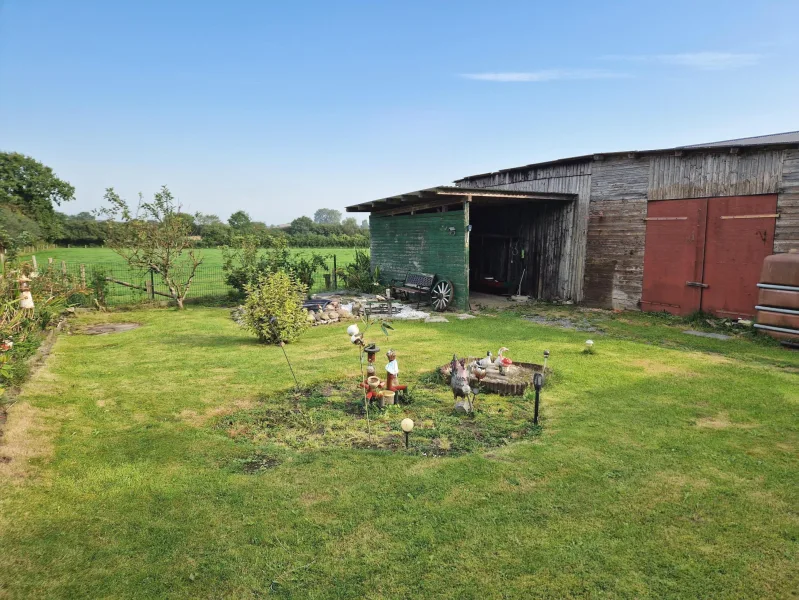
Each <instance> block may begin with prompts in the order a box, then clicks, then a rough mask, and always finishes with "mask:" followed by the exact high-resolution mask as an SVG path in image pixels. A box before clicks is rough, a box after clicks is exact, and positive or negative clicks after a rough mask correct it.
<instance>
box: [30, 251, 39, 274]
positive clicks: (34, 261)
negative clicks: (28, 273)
mask: <svg viewBox="0 0 799 600" xmlns="http://www.w3.org/2000/svg"><path fill="white" fill-rule="evenodd" d="M31 260H32V261H33V272H34V273H38V272H39V265H38V263H37V262H36V255H35V254H31Z"/></svg>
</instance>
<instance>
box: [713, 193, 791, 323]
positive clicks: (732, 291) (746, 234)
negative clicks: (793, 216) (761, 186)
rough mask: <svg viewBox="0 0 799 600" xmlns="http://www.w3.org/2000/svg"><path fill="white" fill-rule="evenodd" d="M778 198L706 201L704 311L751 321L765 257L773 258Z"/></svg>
mask: <svg viewBox="0 0 799 600" xmlns="http://www.w3.org/2000/svg"><path fill="white" fill-rule="evenodd" d="M776 212H777V196H776V195H769V196H732V197H729V198H712V199H711V200H710V202H709V203H708V214H707V235H706V241H705V277H704V280H703V281H704V283H706V284H707V288H706V289H704V290H703V291H702V310H703V311H705V312H708V313H713V314H716V315H718V316H720V317H728V318H738V317H753V316H754V315H755V305H756V304H757V291H758V290H757V282H758V281H759V280H760V269H761V268H762V267H763V259H764V258H766V257H767V256H769V255H770V254H772V250H773V248H774V227H775V225H776V218H775V216H774V215H775V213H776Z"/></svg>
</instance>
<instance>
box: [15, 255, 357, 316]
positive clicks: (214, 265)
mask: <svg viewBox="0 0 799 600" xmlns="http://www.w3.org/2000/svg"><path fill="white" fill-rule="evenodd" d="M198 252H199V253H200V254H201V255H202V257H203V264H202V265H200V268H199V269H198V270H197V274H196V276H195V278H194V280H193V282H192V288H191V290H190V291H189V296H188V297H189V299H198V298H209V297H221V296H226V295H227V294H228V293H229V292H231V291H232V288H231V287H230V286H229V285H227V283H226V282H225V273H224V270H223V269H222V251H221V250H219V249H217V248H202V249H199V250H198ZM292 252H294V253H295V254H298V255H310V254H311V253H317V254H322V255H325V256H330V255H332V254H335V255H336V266H337V267H343V266H344V265H347V264H349V263H351V262H352V261H353V260H354V259H355V248H295V249H293V250H292ZM35 256H36V260H37V262H38V264H39V266H40V268H41V267H42V266H44V265H46V264H47V260H48V259H49V258H53V260H54V261H55V268H56V269H60V268H61V261H62V260H63V261H65V262H66V263H67V267H68V269H69V272H70V273H72V274H73V275H75V276H76V277H77V276H78V275H79V272H80V265H81V264H84V265H86V270H87V280H88V281H89V283H91V281H92V275H91V273H92V270H93V269H100V270H101V271H102V273H103V275H104V276H107V277H112V278H114V279H117V280H121V281H125V282H127V283H132V284H134V285H137V286H139V287H143V286H145V282H146V280H147V278H148V276H147V274H146V273H141V272H139V271H135V270H132V269H130V268H129V267H128V264H127V263H126V262H125V260H124V259H123V258H122V257H121V256H119V255H118V254H117V253H116V252H114V251H113V250H111V249H110V248H56V249H54V250H45V251H42V252H37V253H36V254H35ZM25 258H26V259H29V256H26V257H25ZM332 269H333V260H332V258H329V259H328V268H327V269H321V270H319V271H318V272H317V274H316V276H315V277H314V285H313V288H312V290H313V291H322V290H324V289H326V288H325V279H324V275H323V274H324V273H331V272H332ZM153 282H154V283H155V289H156V291H160V292H163V293H168V292H169V290H168V288H167V286H166V285H165V284H164V283H163V282H162V281H161V280H160V279H159V278H158V277H157V276H156V277H155V278H154V281H153ZM106 299H107V302H108V304H109V305H112V306H114V305H124V304H135V303H139V302H144V301H146V300H147V294H146V293H145V292H144V291H143V290H137V289H132V288H129V287H124V286H121V285H118V284H114V283H109V284H108V289H107V298H106ZM159 299H160V300H164V298H163V297H159Z"/></svg>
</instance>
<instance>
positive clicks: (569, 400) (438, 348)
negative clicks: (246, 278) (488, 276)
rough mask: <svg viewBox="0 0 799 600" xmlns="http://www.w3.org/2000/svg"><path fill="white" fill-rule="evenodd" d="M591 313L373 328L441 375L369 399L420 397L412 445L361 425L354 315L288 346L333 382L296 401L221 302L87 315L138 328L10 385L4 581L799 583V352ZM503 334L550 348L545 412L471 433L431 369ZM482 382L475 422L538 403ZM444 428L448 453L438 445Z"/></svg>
mask: <svg viewBox="0 0 799 600" xmlns="http://www.w3.org/2000/svg"><path fill="white" fill-rule="evenodd" d="M590 318H591V319H592V320H593V321H595V322H597V323H598V324H599V325H600V326H601V327H602V328H603V329H604V331H605V334H604V335H602V334H598V333H591V334H586V333H580V332H576V331H567V330H563V329H558V328H553V327H548V326H544V325H537V324H534V323H530V322H528V321H526V320H524V319H522V318H520V317H519V316H518V315H514V314H511V313H503V314H499V315H482V316H480V317H478V318H476V319H471V320H467V321H458V320H456V319H454V318H453V319H450V322H449V323H440V324H421V323H396V324H395V325H396V332H395V333H394V334H393V336H392V339H391V340H390V342H388V344H386V343H385V341H384V340H380V336H378V335H376V336H374V337H375V339H376V340H379V343H380V345H381V346H384V345H385V346H388V345H390V346H392V347H394V348H396V349H397V350H398V353H399V362H400V367H401V373H400V378H401V380H402V381H403V382H405V383H410V384H418V385H417V389H418V390H421V392H422V393H421V394H417V396H418V397H417V399H415V402H414V404H412V405H411V406H410V407H408V408H407V409H406V410H403V409H400V408H396V409H393V410H392V411H390V412H389V414H388V416H380V415H377V414H373V415H372V416H373V417H374V421H373V427H374V430H375V432H377V433H379V434H380V435H382V436H384V437H385V436H388V437H390V436H392V435H395V434H396V435H397V436H398V435H399V434H398V432H397V431H396V425H397V422H398V420H399V419H400V418H401V417H402V416H403V414H404V413H405V412H408V413H412V414H414V415H415V416H416V418H417V419H419V421H418V424H417V427H418V429H419V430H418V431H416V432H415V433H414V435H413V436H412V440H414V442H415V443H416V444H417V446H416V447H415V449H414V450H413V451H411V452H408V453H406V452H404V451H402V450H399V449H395V450H364V449H358V448H356V446H358V445H359V444H360V443H361V441H362V439H363V430H364V427H365V421H364V419H363V415H361V414H360V412H358V411H357V410H354V409H353V405H352V404H351V403H350V404H347V402H346V398H347V388H346V386H345V385H343V382H345V381H350V382H354V381H355V378H356V376H357V374H358V368H357V358H356V356H357V355H356V354H355V351H354V349H353V347H352V346H351V345H349V344H348V342H347V339H346V336H345V334H344V327H343V326H327V327H317V328H314V329H311V330H309V331H308V332H307V333H306V334H305V335H304V336H303V337H302V338H301V340H300V341H299V342H297V343H295V344H291V345H289V346H287V347H286V350H287V352H288V353H289V355H290V356H291V357H292V359H293V364H294V368H295V371H296V372H297V375H298V377H299V378H300V380H301V382H302V383H303V385H307V386H316V387H315V389H316V390H319V392H318V393H317V392H314V393H313V394H312V395H311V396H309V397H307V398H303V399H302V400H300V401H297V400H292V399H291V396H290V395H289V396H287V395H286V394H287V393H288V392H290V390H291V387H292V380H291V376H290V374H289V372H288V369H287V366H286V363H285V361H284V358H283V355H282V353H281V351H280V349H279V348H275V347H265V346H261V345H258V344H257V343H256V342H255V340H254V339H253V338H251V337H250V336H249V335H248V334H247V333H246V332H244V331H242V330H240V329H239V328H238V327H237V326H236V325H235V324H234V323H233V322H232V321H231V320H230V319H229V316H228V311H227V310H224V309H212V308H197V307H193V308H190V309H188V310H187V311H185V312H184V313H176V312H174V311H172V310H149V311H131V312H115V313H106V314H86V315H80V316H79V317H78V318H77V319H75V321H74V322H73V327H74V328H75V329H79V328H80V327H82V326H84V325H86V324H88V323H96V322H102V321H135V322H138V323H141V324H142V327H141V328H139V329H136V330H133V331H128V332H125V333H118V334H114V335H107V336H85V335H77V334H75V335H66V334H64V335H61V337H60V338H59V340H58V342H57V344H56V346H55V349H54V351H53V353H52V354H51V356H50V357H49V359H48V362H47V364H46V366H45V367H44V368H43V369H42V370H40V371H39V372H38V373H37V374H36V375H34V377H33V379H32V380H31V381H30V382H29V383H28V384H27V385H26V386H25V388H24V391H23V393H22V395H21V396H20V397H19V399H18V401H17V403H16V404H15V405H14V406H13V407H11V409H10V410H9V414H8V423H7V425H6V432H5V436H4V438H3V445H0V455H2V456H10V457H12V458H13V460H11V461H10V462H8V461H0V478H2V482H3V485H2V486H0V548H2V556H3V566H2V569H0V598H2V597H8V598H50V597H53V598H56V597H57V598H71V597H91V598H99V597H107V598H160V597H175V598H221V597H225V598H266V597H276V598H281V597H283V598H375V599H376V598H453V599H454V598H458V599H461V598H474V599H493V598H497V599H500V598H533V597H549V598H569V597H613V598H788V597H795V594H796V590H797V589H799V577H798V576H799V567H798V566H797V565H798V562H797V559H798V558H799V557H797V547H798V544H797V541H798V540H799V514H797V513H798V510H797V507H799V486H797V480H798V479H799V458H798V457H799V424H798V423H797V408H798V407H799V355H797V354H796V353H791V352H788V351H785V350H782V349H780V348H779V347H777V346H774V345H769V344H763V343H757V342H754V341H751V340H746V339H734V340H730V341H726V342H722V341H717V340H712V339H702V338H693V337H690V336H686V335H684V334H682V333H680V331H679V329H678V328H677V327H676V326H674V325H673V323H672V321H669V320H665V319H658V318H653V317H647V316H644V315H639V314H621V315H610V314H608V313H601V314H600V313H597V314H595V315H592V316H590ZM589 336H590V337H592V339H594V340H595V342H596V344H595V346H594V348H595V351H596V352H595V354H593V355H587V354H584V353H583V352H582V350H583V348H584V341H585V339H586V338H587V337H589ZM501 345H505V346H508V347H509V348H511V352H510V356H511V357H512V358H514V359H516V360H519V361H529V362H539V359H540V357H541V353H542V352H543V350H544V349H547V348H548V349H549V350H551V353H552V356H551V359H550V366H551V367H552V368H553V369H554V373H555V374H554V376H553V377H551V378H550V380H549V381H548V383H547V387H546V388H545V389H544V392H543V394H542V398H543V402H542V404H543V421H542V427H541V429H540V430H537V429H530V428H527V429H523V428H522V429H520V428H518V427H510V428H508V429H507V430H503V431H499V432H495V435H494V436H493V437H487V436H484V435H482V434H481V435H474V436H472V437H471V438H468V439H467V437H464V436H462V435H461V434H460V433H459V432H458V431H456V429H457V424H456V425H455V426H453V423H452V421H449V420H447V419H444V417H440V418H439V417H436V414H437V415H439V416H440V415H448V412H449V408H450V406H451V404H452V399H451V395H448V394H447V391H446V388H442V387H441V386H437V384H436V383H435V382H434V381H433V378H432V377H430V373H431V371H432V370H433V368H434V367H435V366H438V365H440V364H442V363H444V362H446V361H447V360H448V358H451V356H452V354H453V352H457V353H458V354H459V355H465V354H475V353H480V354H482V353H484V352H485V351H486V350H487V349H492V350H494V351H496V349H497V348H498V347H499V346H501ZM382 358H383V357H382V353H381V355H380V356H379V357H378V361H379V362H378V366H379V367H381V368H382V365H383V363H384V361H383V360H382ZM330 384H334V385H332V386H331V385H330ZM482 402H483V404H481V405H480V406H479V408H480V410H481V414H479V415H478V416H477V417H476V419H475V426H474V429H475V430H477V431H478V432H479V431H482V430H480V427H482V426H483V425H485V424H486V423H488V421H489V420H490V419H499V418H500V416H501V415H502V414H504V412H505V411H506V410H507V411H510V412H509V416H508V421H513V420H514V419H518V418H521V416H523V415H524V413H523V411H524V401H522V400H520V399H515V400H514V399H505V400H500V399H498V398H496V397H489V396H486V398H485V399H484V400H483V401H482ZM503 403H507V404H503ZM436 407H437V409H436ZM436 410H437V412H436ZM281 411H283V412H284V413H286V412H287V413H288V414H291V415H293V417H292V418H294V419H296V420H298V421H301V424H300V425H297V424H292V423H287V422H285V421H279V420H278V419H277V417H276V416H275V415H276V414H278V413H280V412H281ZM425 411H428V412H429V414H427V416H425V415H423V414H422V413H424V412H425ZM500 411H502V412H500ZM448 418H449V417H448ZM461 419H469V417H462V418H461ZM464 423H467V422H466V421H464ZM446 427H449V428H450V430H449V431H448V432H445V431H437V430H436V428H442V429H444V428H446ZM464 427H467V425H464ZM461 433H462V431H461ZM443 434H448V435H450V442H451V444H454V446H455V448H454V449H452V452H451V453H450V455H447V452H446V448H443V449H442V452H441V453H438V454H436V453H432V454H434V455H433V456H431V455H430V454H429V453H424V454H423V453H422V452H421V451H420V448H422V447H424V445H425V444H427V443H429V442H430V441H431V440H432V439H434V438H438V439H440V437H441V436H442V435H443ZM514 434H515V435H514ZM503 436H505V438H504V439H503ZM348 440H351V443H349V447H348ZM455 450H457V451H455ZM425 454H428V455H425ZM441 454H444V455H443V456H442V455H441Z"/></svg>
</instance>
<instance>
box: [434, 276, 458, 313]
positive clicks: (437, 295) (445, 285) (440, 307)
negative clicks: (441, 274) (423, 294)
mask: <svg viewBox="0 0 799 600" xmlns="http://www.w3.org/2000/svg"><path fill="white" fill-rule="evenodd" d="M454 294H455V288H454V287H452V284H451V283H450V282H449V281H447V280H446V279H442V280H441V281H438V282H436V284H435V285H434V286H433V289H432V290H430V304H432V305H433V308H434V309H436V310H437V311H438V312H443V311H445V310H447V307H448V306H449V305H450V303H451V302H452V296H453V295H454Z"/></svg>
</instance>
